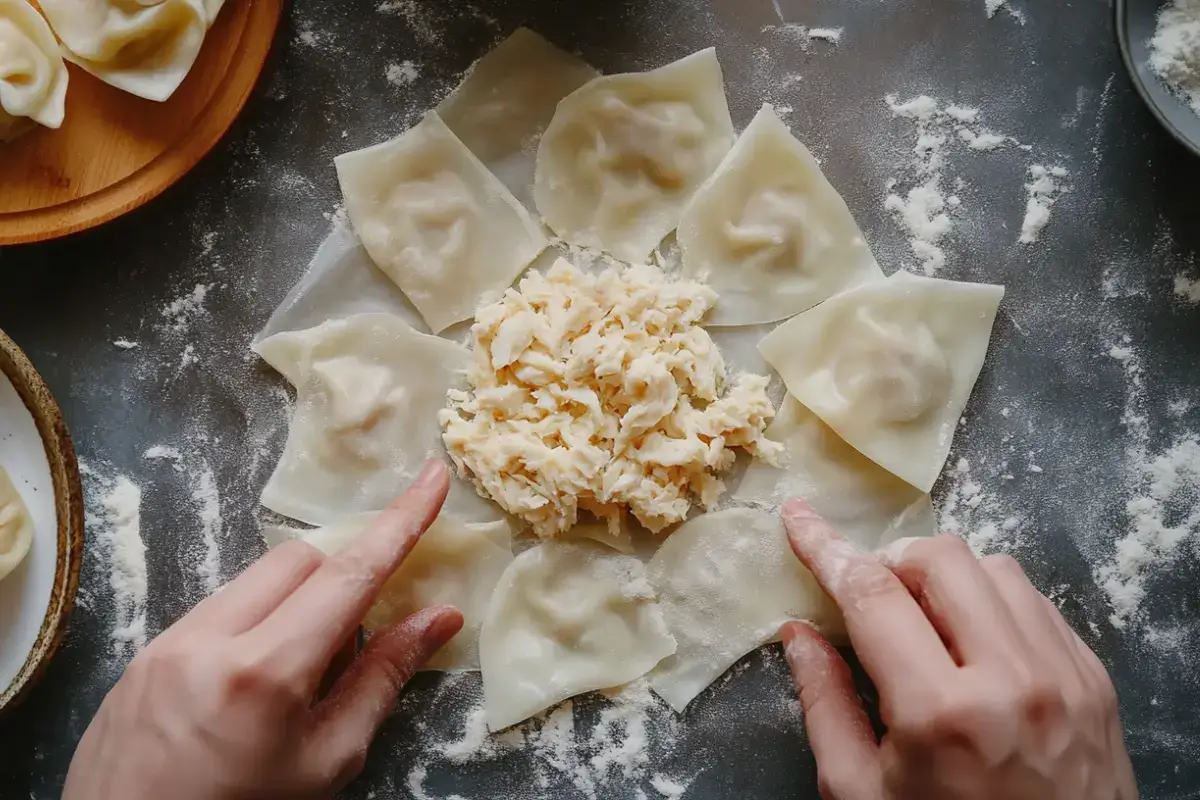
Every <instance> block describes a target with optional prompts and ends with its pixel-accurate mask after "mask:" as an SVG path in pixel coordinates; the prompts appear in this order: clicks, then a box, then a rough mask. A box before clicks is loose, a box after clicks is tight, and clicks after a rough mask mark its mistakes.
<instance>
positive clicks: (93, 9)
mask: <svg viewBox="0 0 1200 800" xmlns="http://www.w3.org/2000/svg"><path fill="white" fill-rule="evenodd" d="M40 3H41V6H42V11H43V12H45V14H46V19H48V20H49V21H50V27H52V28H53V29H54V32H55V33H57V34H58V38H59V39H61V40H62V43H63V52H64V55H65V56H66V58H67V60H68V61H71V62H73V63H75V64H78V65H79V66H80V67H82V68H83V69H85V70H87V71H88V72H90V73H91V74H93V75H95V76H96V77H97V78H99V79H100V80H102V81H104V82H105V83H108V84H111V85H112V86H115V87H117V88H118V89H121V90H123V91H126V92H129V93H130V94H135V95H137V96H138V97H144V98H146V99H147V100H155V101H157V102H163V101H165V100H167V99H168V98H170V97H171V95H173V94H174V93H175V90H176V89H178V88H179V85H180V84H181V83H183V79H184V78H186V77H187V75H188V73H189V72H190V71H191V69H192V65H193V64H194V63H195V62H196V56H198V55H199V54H200V47H201V46H202V45H203V44H204V36H205V34H206V33H207V32H208V26H209V24H210V23H211V21H212V18H215V16H216V11H217V10H219V9H220V7H221V3H220V2H219V1H218V0H132V1H131V0H40ZM210 15H211V16H210Z"/></svg>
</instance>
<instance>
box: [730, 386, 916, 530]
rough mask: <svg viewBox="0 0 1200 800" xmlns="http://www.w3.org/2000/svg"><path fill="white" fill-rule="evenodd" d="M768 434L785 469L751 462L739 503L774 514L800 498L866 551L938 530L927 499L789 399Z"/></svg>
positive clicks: (743, 479)
mask: <svg viewBox="0 0 1200 800" xmlns="http://www.w3.org/2000/svg"><path fill="white" fill-rule="evenodd" d="M767 437H768V438H770V439H772V440H773V441H776V442H780V443H781V444H783V446H784V447H785V449H786V454H785V456H784V461H785V462H786V463H785V466H784V468H782V469H780V468H777V467H773V466H771V465H770V464H766V463H764V462H761V461H755V462H753V463H752V464H751V465H750V466H749V467H748V468H747V469H746V473H745V475H744V476H743V477H742V482H741V484H740V485H739V486H738V490H737V492H736V493H735V494H734V498H735V499H737V500H742V501H747V502H754V503H759V504H762V505H764V506H767V507H769V508H771V509H772V510H776V509H779V508H781V507H782V506H783V504H784V503H785V502H787V501H788V500H790V499H791V498H793V497H801V498H803V499H805V500H806V501H808V503H809V504H810V505H811V506H812V507H813V509H814V510H816V512H817V513H818V514H820V515H821V516H822V517H823V518H824V519H825V520H826V521H827V522H829V524H830V525H832V526H833V527H834V529H835V530H836V531H837V532H838V533H840V534H841V535H842V536H845V537H846V538H848V539H850V540H852V541H854V542H855V543H857V544H858V545H860V546H861V547H865V548H867V549H874V548H877V547H879V546H880V545H881V544H883V543H886V542H890V541H892V540H893V539H900V538H904V537H909V536H932V535H934V534H935V533H936V532H937V529H936V528H937V526H936V520H935V518H934V513H933V504H932V503H931V502H930V500H929V495H927V494H925V493H924V492H922V491H921V490H920V489H917V488H915V487H914V486H912V485H910V484H908V483H906V482H904V481H902V480H900V479H899V478H897V477H896V476H895V475H893V474H892V473H890V472H888V471H887V470H886V469H884V468H883V467H881V466H879V465H878V464H876V463H875V462H874V461H872V460H871V459H869V458H867V457H866V456H864V455H863V454H862V453H860V452H858V451H857V450H855V449H854V448H853V447H851V446H850V445H848V444H846V442H844V441H843V440H842V438H841V437H840V436H838V435H837V434H836V433H834V431H833V429H832V428H830V427H829V426H828V425H826V424H825V423H824V422H821V420H820V419H819V418H818V417H817V415H816V414H814V413H812V412H811V411H809V410H808V409H807V408H805V407H804V406H802V405H801V404H800V403H798V402H797V401H796V399H795V398H793V397H791V396H790V395H789V396H788V397H785V398H784V400H783V404H782V405H781V406H780V408H779V411H778V412H776V414H775V420H774V422H772V423H771V427H770V428H767Z"/></svg>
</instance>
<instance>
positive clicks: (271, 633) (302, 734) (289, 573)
mask: <svg viewBox="0 0 1200 800" xmlns="http://www.w3.org/2000/svg"><path fill="white" fill-rule="evenodd" d="M448 489H449V476H448V473H447V471H446V468H445V467H444V466H443V465H441V464H440V463H437V462H431V463H430V464H428V465H426V467H425V470H424V471H423V472H422V473H421V475H420V477H419V478H418V479H417V480H416V482H415V483H414V484H413V485H412V487H411V488H410V489H409V490H408V491H407V492H405V493H404V495H402V496H401V497H400V498H398V499H397V500H396V501H395V502H394V503H393V504H392V505H391V506H390V507H389V508H388V509H387V510H386V511H384V512H383V513H382V514H380V516H379V520H378V521H377V522H376V523H375V526H374V527H373V528H372V529H371V530H370V531H369V532H368V533H367V534H365V535H364V536H362V537H361V538H360V539H358V540H357V541H356V542H355V543H354V544H352V545H350V546H349V547H348V548H347V549H345V550H343V551H342V552H341V553H339V554H338V555H336V556H332V557H325V556H323V555H321V554H320V553H319V552H318V551H317V550H316V549H315V548H313V547H312V546H310V545H308V544H305V543H303V542H298V541H297V542H289V543H287V544H285V545H283V546H282V547H279V548H276V549H275V550H272V551H271V552H270V553H268V554H267V555H266V556H264V557H263V558H262V559H261V560H260V561H259V562H258V563H256V564H254V565H253V566H251V567H250V568H249V569H248V570H246V572H245V573H244V574H243V575H242V576H241V577H239V578H238V579H237V580H235V581H233V582H231V583H230V584H229V585H228V586H226V587H224V589H222V590H221V591H220V592H218V593H217V594H214V595H213V596H211V597H209V598H208V599H206V600H204V601H203V602H202V603H200V604H199V605H198V606H196V608H195V609H194V610H193V611H192V612H191V613H190V614H188V615H187V616H186V617H184V618H183V619H181V620H180V621H179V622H178V623H176V624H175V625H173V626H172V627H171V628H170V629H169V630H167V631H166V632H165V633H163V634H162V635H161V636H159V637H158V638H157V639H155V640H154V641H153V642H151V643H150V645H149V646H148V647H147V648H146V649H145V650H143V651H142V652H141V653H140V654H139V655H138V656H137V657H136V658H134V660H133V662H132V663H130V665H129V667H128V669H126V671H125V674H124V676H122V678H121V679H120V680H119V681H118V682H117V685H116V686H115V687H114V688H113V690H112V691H111V692H110V693H109V695H108V697H106V698H105V700H104V703H103V704H102V705H101V706H100V710H99V712H98V713H97V715H96V718H95V719H94V720H93V721H92V724H91V725H90V727H89V728H88V729H87V731H86V732H85V733H84V735H83V739H82V740H81V741H80V743H79V748H78V750H77V751H76V753H75V757H74V760H73V761H72V762H71V768H70V770H69V772H68V774H67V785H66V788H65V790H64V793H63V798H64V800H158V799H159V798H166V797H169V798H172V800H200V799H201V798H203V800H233V799H234V798H236V799H237V800H255V799H257V798H274V797H280V798H282V797H287V798H328V797H331V796H332V795H333V794H334V792H336V791H337V790H338V789H339V788H341V787H342V786H343V785H345V784H346V783H348V782H349V780H350V779H351V778H353V777H354V776H355V775H357V774H358V773H359V772H360V771H361V770H362V767H363V764H364V763H365V760H366V754H367V747H368V745H369V744H370V742H371V740H372V739H373V738H374V736H375V732H376V731H377V730H378V728H379V726H380V725H381V724H382V723H383V721H384V719H385V718H386V717H387V716H388V714H389V713H391V711H392V709H393V707H394V705H395V702H396V697H397V695H398V693H399V691H400V688H401V687H402V686H403V685H404V683H405V682H406V681H407V680H408V679H409V678H410V677H412V675H413V673H414V672H416V670H417V669H418V668H419V667H420V666H421V664H423V663H424V662H425V661H426V660H427V659H428V658H429V657H430V656H432V655H433V654H434V653H435V652H436V651H437V650H438V649H439V648H440V647H441V646H442V645H444V644H445V643H446V642H447V641H449V640H450V639H451V638H452V637H453V636H454V634H456V633H457V632H458V630H459V628H461V627H462V614H460V613H459V612H458V611H457V610H456V609H454V608H450V607H448V606H438V607H433V608H427V609H425V610H424V611H421V612H418V613H416V614H414V615H412V616H411V617H409V618H408V619H406V620H404V621H403V622H401V623H399V624H398V625H396V626H395V627H393V628H391V629H389V630H387V631H385V632H382V633H379V634H377V635H376V636H375V637H374V638H372V639H371V641H370V643H369V644H368V645H367V647H366V649H365V651H364V652H363V654H362V655H361V656H360V657H359V658H358V659H357V660H356V661H355V662H354V663H353V665H351V667H350V668H349V669H348V670H347V671H346V672H345V673H344V674H343V675H342V677H341V678H340V679H339V680H338V681H337V683H335V684H334V687H333V689H332V690H331V692H330V694H329V696H328V697H326V698H325V699H324V700H322V701H321V702H319V703H315V704H314V700H315V696H316V693H317V690H318V686H319V684H320V682H321V678H322V676H323V675H324V673H325V670H326V668H327V667H328V665H329V663H330V661H331V660H332V659H333V658H334V656H335V654H336V653H337V652H338V650H339V648H340V646H341V644H342V643H343V642H345V641H346V640H347V638H348V637H349V636H351V635H352V634H353V632H354V631H355V629H356V628H357V626H358V624H359V622H360V621H361V620H362V618H363V616H364V615H365V614H366V612H367V609H368V608H369V607H370V606H371V604H372V603H373V602H374V600H375V596H376V594H377V593H378V591H379V588H380V586H381V585H382V584H383V582H384V581H385V580H386V579H387V578H388V577H389V576H390V575H391V574H392V573H393V572H394V571H395V570H396V567H397V566H398V565H399V564H400V562H402V561H403V560H404V558H405V556H407V555H408V553H409V551H410V550H412V548H413V545H415V544H416V542H417V540H418V539H419V538H420V536H421V534H422V533H424V532H425V529H426V528H428V527H429V525H430V524H432V522H433V520H434V519H435V518H436V517H437V514H438V511H439V510H440V509H441V507H442V503H443V502H444V501H445V499H446V492H447V491H448Z"/></svg>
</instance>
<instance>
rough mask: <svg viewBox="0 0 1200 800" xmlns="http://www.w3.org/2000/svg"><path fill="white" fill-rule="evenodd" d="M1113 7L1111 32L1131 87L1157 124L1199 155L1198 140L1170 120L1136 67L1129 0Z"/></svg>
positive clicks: (1199, 145)
mask: <svg viewBox="0 0 1200 800" xmlns="http://www.w3.org/2000/svg"><path fill="white" fill-rule="evenodd" d="M1112 9H1113V34H1114V35H1115V36H1116V39H1117V47H1118V48H1119V49H1120V51H1121V61H1122V62H1124V64H1125V72H1126V73H1127V74H1128V75H1129V79H1130V81H1131V82H1132V83H1133V88H1134V89H1136V90H1137V93H1138V96H1139V97H1141V98H1142V103H1143V104H1144V105H1145V106H1146V107H1147V108H1148V109H1149V110H1150V113H1151V114H1153V115H1154V118H1155V119H1157V120H1158V122H1159V124H1160V125H1162V126H1163V127H1164V128H1166V130H1167V132H1168V133H1170V134H1171V135H1172V136H1173V137H1175V140H1176V141H1177V142H1179V143H1180V144H1182V145H1183V146H1184V147H1185V148H1187V149H1188V150H1189V151H1191V152H1192V153H1194V154H1195V155H1197V156H1200V141H1195V140H1194V139H1193V138H1192V137H1191V136H1188V135H1187V134H1185V133H1184V132H1183V131H1182V130H1180V129H1179V126H1177V125H1176V124H1175V123H1174V122H1172V121H1171V120H1170V119H1169V118H1168V117H1167V115H1166V114H1164V113H1163V111H1162V109H1161V108H1159V106H1158V101H1157V100H1156V99H1155V98H1154V97H1153V96H1152V95H1151V94H1150V90H1149V89H1148V88H1147V86H1146V82H1145V80H1143V78H1142V73H1141V71H1140V70H1139V69H1138V65H1137V64H1136V63H1135V62H1134V60H1133V52H1132V51H1131V50H1130V46H1129V27H1128V25H1127V24H1126V22H1127V20H1128V18H1129V0H1112Z"/></svg>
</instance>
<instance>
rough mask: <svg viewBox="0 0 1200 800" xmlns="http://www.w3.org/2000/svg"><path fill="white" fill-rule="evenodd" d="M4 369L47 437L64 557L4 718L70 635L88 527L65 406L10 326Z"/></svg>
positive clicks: (2, 705)
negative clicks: (48, 602)
mask: <svg viewBox="0 0 1200 800" xmlns="http://www.w3.org/2000/svg"><path fill="white" fill-rule="evenodd" d="M0 372H3V373H4V374H5V376H7V378H8V379H9V380H10V381H11V382H12V384H13V388H14V389H16V390H17V394H18V395H19V396H20V398H21V402H22V403H24V404H25V408H26V409H28V410H29V413H30V415H31V416H32V417H33V421H34V425H35V426H36V427H37V430H38V434H39V436H40V437H41V440H42V447H43V449H44V450H45V452H46V461H47V462H48V463H49V465H50V477H51V481H52V482H53V485H54V507H55V517H56V520H57V527H58V531H57V543H58V558H57V562H56V566H55V571H54V584H53V588H52V589H51V592H50V604H49V606H48V607H47V609H46V614H45V616H44V617H43V618H42V626H41V629H40V630H39V631H38V636H37V639H36V640H35V641H34V644H33V647H32V648H30V650H29V654H28V656H26V659H25V663H24V664H23V665H22V666H21V669H20V670H19V671H18V672H17V674H16V677H14V678H13V680H12V681H11V683H10V684H9V685H8V686H7V687H0V717H3V715H4V714H5V713H6V712H8V711H10V710H11V709H13V708H15V707H16V706H17V705H19V704H20V702H21V701H22V700H24V699H25V698H26V697H27V696H28V695H29V692H30V690H31V689H32V688H33V687H34V685H36V684H37V682H38V681H39V680H40V679H41V677H42V676H43V675H44V674H45V671H46V669H47V667H49V665H50V661H51V659H52V658H53V656H54V654H55V652H57V650H58V647H59V645H60V644H61V643H62V640H63V636H64V635H65V634H66V630H67V621H68V620H69V618H70V616H71V611H72V609H73V608H74V607H75V594H76V590H77V589H78V587H79V572H80V568H81V567H82V565H83V552H84V547H83V545H84V538H85V532H84V522H83V520H84V515H83V486H82V483H81V481H80V477H79V461H78V459H77V458H76V456H75V446H74V444H73V443H72V441H71V435H70V433H68V431H67V426H66V423H65V422H64V421H63V416H62V410H61V409H60V408H59V406H58V403H57V402H56V401H55V400H54V397H53V395H51V394H50V389H49V388H48V387H47V386H46V383H45V381H44V380H42V376H41V375H39V374H38V371H37V370H36V369H35V368H34V366H33V363H32V362H31V361H30V360H29V358H28V357H27V356H26V355H25V353H24V352H23V351H22V350H21V348H20V347H18V346H17V344H16V343H15V342H14V341H13V340H12V339H10V338H9V337H8V335H7V334H6V333H4V331H0Z"/></svg>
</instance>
